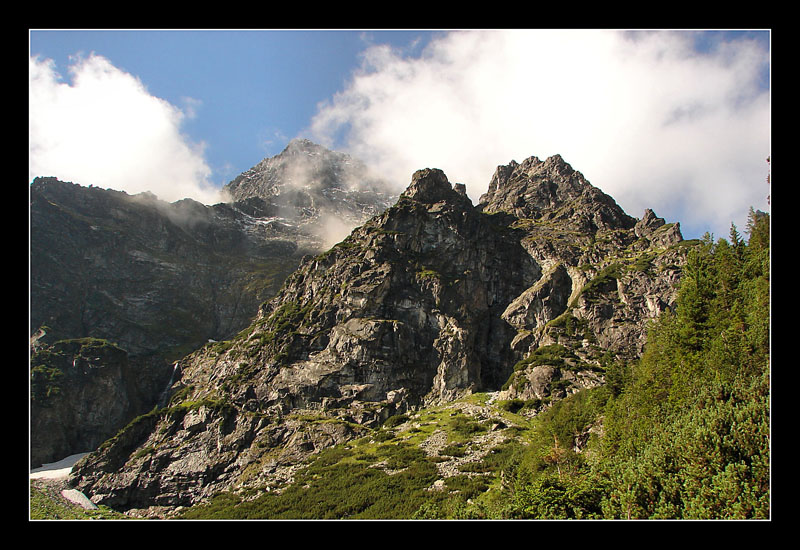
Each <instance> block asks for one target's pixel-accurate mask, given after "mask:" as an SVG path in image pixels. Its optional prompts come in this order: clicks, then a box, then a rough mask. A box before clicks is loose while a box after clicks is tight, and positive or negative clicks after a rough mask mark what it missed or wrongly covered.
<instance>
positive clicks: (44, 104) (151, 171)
mask: <svg viewBox="0 0 800 550" xmlns="http://www.w3.org/2000/svg"><path fill="white" fill-rule="evenodd" d="M73 61H74V62H73V64H72V65H71V66H70V67H69V71H70V74H71V82H64V81H63V80H62V79H61V77H60V75H59V74H58V73H57V72H56V68H55V65H54V63H53V62H52V61H51V60H41V59H39V58H38V57H31V58H30V65H29V68H30V88H29V98H30V102H29V105H30V111H29V124H30V127H29V130H30V150H29V176H30V178H31V180H32V179H33V178H34V177H36V176H56V177H58V178H59V179H61V180H65V181H72V182H74V183H78V184H81V185H85V186H88V185H95V186H98V187H104V188H112V189H116V190H120V191H125V192H127V193H130V194H135V193H140V192H142V191H151V192H153V193H155V194H156V195H158V197H159V198H161V199H163V200H167V201H175V200H180V199H182V198H185V197H190V198H193V199H195V200H198V201H201V202H205V203H213V202H216V200H217V193H218V190H217V189H216V188H215V187H214V186H213V185H212V184H210V183H209V176H210V173H211V170H210V168H209V167H208V166H207V164H206V162H205V160H204V157H203V145H202V144H196V143H191V142H190V141H189V139H188V138H187V137H186V136H185V135H183V134H182V133H181V123H182V122H183V120H184V119H185V118H189V117H191V116H194V112H195V109H196V108H197V107H198V106H199V103H198V102H197V101H196V100H193V99H191V98H184V100H183V101H184V102H185V104H186V107H187V113H184V112H183V111H181V110H180V109H178V108H176V107H174V106H173V105H171V104H169V103H168V102H166V101H164V100H163V99H159V98H157V97H154V96H152V95H151V94H150V93H149V92H148V91H147V89H146V88H145V86H144V85H143V84H142V83H141V82H140V81H139V80H138V79H137V78H136V77H134V76H132V75H130V74H127V73H125V72H123V71H121V70H119V69H118V68H116V67H114V66H113V65H112V64H111V63H110V62H109V61H108V60H107V59H105V58H103V57H101V56H98V55H90V56H89V57H86V58H78V59H75V60H73Z"/></svg>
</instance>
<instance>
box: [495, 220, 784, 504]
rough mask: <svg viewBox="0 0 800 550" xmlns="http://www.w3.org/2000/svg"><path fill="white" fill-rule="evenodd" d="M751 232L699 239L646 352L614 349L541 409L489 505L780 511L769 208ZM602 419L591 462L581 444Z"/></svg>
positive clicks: (750, 225) (652, 330)
mask: <svg viewBox="0 0 800 550" xmlns="http://www.w3.org/2000/svg"><path fill="white" fill-rule="evenodd" d="M748 232H749V234H750V241H749V242H745V241H744V240H743V239H742V238H741V236H740V235H739V233H738V230H737V229H736V227H735V226H732V227H731V232H730V235H729V241H726V240H724V239H720V240H719V241H717V242H716V243H715V242H713V241H712V238H711V237H710V236H708V235H707V236H706V237H705V238H704V239H703V240H702V241H701V242H700V243H697V244H696V246H694V248H693V249H692V250H691V252H690V254H689V256H688V263H687V264H686V266H685V268H684V271H683V279H682V283H681V287H680V292H679V297H678V300H677V307H676V309H675V312H674V313H670V312H666V313H664V314H663V315H662V316H661V318H660V319H659V320H658V322H655V323H654V324H653V325H652V326H651V328H650V330H649V333H648V345H647V348H646V350H645V354H644V356H643V357H642V359H641V360H640V361H638V362H635V363H631V364H622V363H619V362H613V361H611V360H610V359H611V358H610V357H609V358H606V359H607V360H605V361H601V363H603V366H604V367H605V370H606V382H607V384H606V386H604V387H602V388H598V389H596V390H592V391H590V392H581V393H579V394H576V395H575V396H571V397H570V398H567V399H564V400H562V401H558V402H556V403H555V404H553V406H552V407H551V408H550V409H549V410H547V411H546V412H544V413H541V414H540V415H539V416H538V417H537V420H538V422H539V424H538V428H537V436H536V437H535V438H534V440H533V442H532V444H531V445H530V446H529V447H527V448H525V449H524V450H523V451H522V452H521V453H520V454H519V455H517V456H516V457H515V466H514V467H513V468H511V469H509V471H513V479H514V482H513V484H512V485H511V486H510V487H506V488H505V489H504V494H505V499H504V504H503V505H502V506H498V507H496V508H495V509H493V510H492V517H510V518H549V519H556V518H622V519H626V518H684V519H688V518H692V519H706V518H720V519H733V518H735V519H746V518H769V517H770V454H769V449H770V433H769V425H770V423H769V419H770V384H769V360H770V357H769V349H770V348H769V326H770V325H769V323H770V307H769V306H770V301H769V291H770V286H769V216H768V215H766V214H763V213H756V212H752V211H751V215H750V220H749V223H748ZM613 275H614V274H613V273H606V274H604V275H603V277H601V276H600V275H598V277H596V278H595V280H594V281H593V283H590V285H592V286H593V287H595V288H596V287H597V286H598V285H600V284H607V283H609V282H610V279H611V278H613ZM557 351H558V350H557V348H551V349H550V350H548V353H547V354H543V355H548V356H550V357H553V356H557V355H558V353H553V352H557ZM529 359H530V358H529ZM526 362H528V359H526ZM517 405H518V404H515V405H514V406H517ZM599 418H601V419H602V426H603V431H604V435H603V437H602V439H601V440H600V441H601V444H600V445H592V444H591V443H590V445H589V447H590V448H591V449H592V452H591V453H589V455H590V456H591V460H589V459H587V458H586V456H587V453H586V452H584V453H581V454H580V455H578V454H576V453H575V452H574V451H573V448H572V445H573V443H574V442H575V441H577V439H578V437H579V435H580V434H581V432H584V433H585V430H586V428H587V426H588V425H589V424H591V423H592V422H593V421H594V420H596V419H599Z"/></svg>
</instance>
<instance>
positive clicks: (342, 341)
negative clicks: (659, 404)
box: [71, 156, 686, 514]
mask: <svg viewBox="0 0 800 550" xmlns="http://www.w3.org/2000/svg"><path fill="white" fill-rule="evenodd" d="M683 244H684V243H683V242H682V238H681V235H680V230H679V226H678V225H677V224H666V223H664V220H662V219H659V218H657V217H656V216H655V214H654V213H653V212H651V211H647V212H646V213H645V215H644V216H643V218H642V219H640V220H637V219H635V218H632V217H630V216H628V215H627V214H625V213H624V212H623V211H622V210H621V209H620V208H619V206H618V205H616V203H615V202H614V201H613V199H611V197H609V196H607V195H605V194H604V193H602V192H601V191H600V190H599V189H597V188H595V187H593V186H592V185H591V184H589V183H588V182H587V181H586V180H585V178H584V177H583V175H581V174H580V173H579V172H577V171H575V170H574V169H572V168H571V167H570V166H569V165H568V164H567V163H566V162H564V160H563V159H561V158H560V157H558V156H555V157H551V158H549V159H547V160H545V161H540V160H539V159H537V158H535V157H531V158H529V159H527V160H526V161H524V162H523V163H521V164H518V163H516V162H512V163H510V164H509V165H507V166H501V167H499V168H498V169H497V172H496V173H495V175H494V177H493V178H492V180H491V183H490V186H489V190H488V192H487V194H486V195H484V196H483V197H482V198H481V201H480V204H479V205H477V206H473V204H472V203H471V201H470V200H469V199H468V197H467V196H466V193H465V189H464V186H463V185H460V184H455V185H451V183H450V182H449V181H448V180H447V178H446V176H445V174H443V173H442V172H441V171H440V170H435V169H425V170H420V171H418V172H416V173H415V174H414V175H413V178H412V181H411V184H410V185H409V186H408V188H407V189H406V191H405V192H404V193H403V194H402V195H401V196H400V198H399V200H398V201H397V203H396V204H395V205H394V206H392V207H391V208H390V209H388V210H387V211H385V212H384V213H382V214H380V215H377V216H375V217H373V218H372V219H371V220H369V221H368V222H367V223H365V224H364V225H362V226H361V227H359V228H357V229H356V230H354V231H353V232H352V234H351V235H350V236H349V237H348V238H347V239H345V240H343V241H342V242H341V243H339V244H338V245H336V246H335V247H333V248H332V249H331V250H329V251H328V252H326V253H323V254H320V255H318V256H315V257H310V258H306V259H305V260H304V261H303V262H302V264H301V265H300V266H299V268H298V269H297V271H295V272H294V273H293V274H292V275H291V276H290V277H289V278H288V279H287V281H286V283H285V284H284V286H283V287H282V289H281V290H280V292H279V293H278V294H277V296H275V298H273V299H272V300H270V301H269V302H268V303H265V304H264V305H263V306H262V307H261V309H260V310H259V313H258V315H257V317H256V319H255V321H254V322H253V323H252V324H251V325H250V326H248V327H247V328H246V329H244V330H243V331H241V332H240V333H239V334H238V335H237V336H236V337H235V338H233V339H231V340H228V341H225V342H219V343H214V344H209V345H207V346H205V347H204V348H203V349H202V350H199V351H198V352H196V353H194V354H192V355H190V356H188V357H186V358H185V359H183V360H181V361H180V362H179V363H178V368H179V370H180V374H179V376H178V379H177V380H176V382H175V384H174V385H173V387H172V391H173V396H172V399H171V402H170V405H169V407H167V408H165V409H163V410H161V411H153V412H152V413H151V414H148V415H145V416H143V417H140V418H139V419H137V420H136V421H135V422H133V423H132V424H130V425H129V426H128V427H127V428H126V429H125V430H124V431H122V432H121V433H120V434H118V435H117V436H116V437H115V438H114V439H113V440H110V441H108V442H107V443H106V444H105V445H104V446H103V448H102V449H100V450H99V451H98V452H96V453H93V454H92V455H90V456H89V457H87V458H86V459H84V460H83V461H82V462H81V463H79V464H78V465H77V466H76V470H75V472H74V474H73V477H72V481H71V483H72V484H73V485H74V486H75V487H77V488H80V489H81V490H83V491H84V492H85V493H87V494H89V495H91V498H92V500H93V501H95V502H97V503H102V504H106V505H108V506H110V507H112V508H116V509H121V510H127V509H144V508H147V509H149V510H150V513H156V514H157V513H162V512H159V511H158V510H162V509H163V508H160V507H166V508H167V509H171V508H174V507H177V506H187V505H192V504H194V503H196V502H199V501H201V500H202V499H204V498H205V497H208V496H210V495H212V494H214V493H215V492H216V491H219V490H222V489H231V488H243V487H263V486H265V485H269V484H271V483H274V482H275V481H276V480H281V479H286V478H287V477H291V472H292V468H293V467H295V466H296V465H297V464H298V462H299V461H300V460H301V459H302V458H303V457H305V456H308V455H309V454H312V453H315V452H318V451H319V450H321V449H324V448H327V447H330V446H332V445H335V444H337V443H340V442H344V441H347V440H348V439H352V438H354V437H357V436H359V435H361V434H364V433H367V432H368V431H369V430H370V429H371V428H372V427H375V426H378V425H380V423H381V422H382V421H384V420H386V419H387V418H388V417H390V416H392V415H396V414H398V413H403V412H406V411H412V410H417V409H419V408H420V407H423V406H430V405H435V404H441V403H446V402H450V401H452V400H453V399H456V398H459V397H462V396H465V395H468V394H470V393H472V392H476V391H496V390H501V389H502V392H501V393H502V397H503V398H504V399H526V400H533V399H538V400H539V402H540V403H541V406H542V407H544V406H546V405H547V402H548V401H550V400H552V399H558V398H559V397H562V396H564V395H566V394H567V393H571V392H574V391H577V390H579V389H581V388H584V387H591V386H593V385H596V384H601V383H603V372H604V368H605V366H606V365H607V364H608V362H609V361H611V360H614V359H615V358H616V357H622V358H625V357H633V356H636V355H638V354H639V353H640V352H641V348H642V345H643V343H644V339H645V330H646V321H647V319H650V318H654V317H656V316H657V315H658V314H659V313H660V312H661V311H663V310H664V309H665V308H667V307H670V305H671V304H672V303H673V301H674V298H675V284H676V282H677V280H678V279H679V277H680V266H681V264H682V263H683V261H684V258H685V251H686V247H684V246H683Z"/></svg>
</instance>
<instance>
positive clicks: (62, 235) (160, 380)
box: [30, 140, 390, 466]
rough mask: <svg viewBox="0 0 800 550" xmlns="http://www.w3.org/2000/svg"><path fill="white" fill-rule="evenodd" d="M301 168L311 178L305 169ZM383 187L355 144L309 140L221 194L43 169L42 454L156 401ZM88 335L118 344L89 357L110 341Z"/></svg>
mask: <svg viewBox="0 0 800 550" xmlns="http://www.w3.org/2000/svg"><path fill="white" fill-rule="evenodd" d="M303 170H305V172H306V173H307V174H309V175H310V177H311V178H312V180H313V181H312V180H308V181H306V183H305V184H303V183H302V182H301V181H300V180H299V179H298V178H299V174H300V173H301V172H302V171H303ZM360 178H361V179H360ZM257 182H261V183H263V185H261V186H258V185H255V184H256V183H257ZM309 182H312V183H313V189H311V190H310V191H308V190H307V189H310V188H309V185H311V184H312V183H309ZM385 188H386V186H385V184H382V183H381V182H379V181H378V180H375V179H374V178H373V179H367V178H366V176H365V175H364V173H363V168H362V167H361V165H359V164H358V163H356V162H354V161H351V160H349V157H347V156H346V155H342V154H338V153H333V152H330V151H327V150H325V149H324V148H322V147H320V146H316V145H314V144H311V143H310V142H307V141H300V140H297V141H293V142H291V143H290V144H289V145H288V146H287V147H286V149H285V150H284V151H283V152H282V153H280V154H279V155H277V156H275V157H273V158H271V159H265V160H264V161H262V162H261V163H259V164H258V165H257V166H256V167H254V168H253V169H251V170H249V171H247V172H245V173H244V174H243V175H242V176H240V177H238V178H237V179H235V180H234V181H233V182H231V183H230V184H229V185H228V186H227V187H226V191H228V196H229V197H230V200H229V201H228V202H224V203H219V204H215V205H203V204H201V203H199V202H196V201H193V200H191V199H184V200H181V201H177V202H174V203H167V202H164V201H161V200H159V199H158V198H157V197H156V196H155V195H153V194H151V193H142V194H137V195H128V194H127V193H124V192H119V191H113V190H110V189H102V188H98V187H91V186H90V187H83V186H81V185H78V184H74V183H70V182H63V181H59V180H58V179H56V178H36V179H35V180H34V181H33V183H32V184H31V186H30V327H31V346H32V352H31V371H32V384H34V385H35V386H36V388H37V392H38V394H37V395H36V397H37V399H33V400H32V406H31V464H32V466H38V465H40V464H41V463H43V462H52V461H55V460H59V459H61V458H63V457H64V456H67V455H70V454H74V453H78V452H85V451H87V450H90V449H94V448H96V447H97V446H98V445H99V444H100V443H101V442H102V441H104V440H105V439H107V438H108V437H111V436H113V435H114V433H116V432H117V431H118V430H119V429H120V428H122V427H123V426H124V425H125V424H126V423H127V422H129V421H130V420H131V419H132V418H134V417H135V416H137V415H139V414H142V413H144V412H145V411H148V410H150V409H151V408H152V407H153V406H155V405H156V404H157V402H158V399H159V397H160V395H161V393H162V392H163V390H164V388H165V387H166V385H167V384H168V383H169V382H170V377H171V376H172V374H173V372H174V369H173V366H172V363H173V362H174V361H176V360H177V359H179V358H181V357H183V356H184V355H186V354H187V353H189V352H191V351H193V350H195V349H197V348H199V347H200V346H202V345H203V344H205V343H207V342H208V341H209V340H224V339H226V338H230V337H232V336H233V335H235V334H236V333H237V332H238V331H240V330H242V329H243V328H245V327H246V326H247V325H248V324H249V323H250V322H251V321H252V320H253V318H254V317H255V315H256V314H257V312H258V308H259V306H260V304H261V303H262V302H264V301H265V300H267V299H269V298H271V297H273V296H274V295H275V293H276V292H277V291H278V289H279V288H280V287H281V285H282V284H283V281H284V280H285V278H286V277H287V276H288V275H289V274H290V273H292V272H293V271H294V270H295V268H296V267H297V266H298V265H299V263H300V261H301V259H302V258H303V256H305V255H309V254H310V255H314V254H319V253H320V252H322V251H324V250H326V249H327V248H329V246H330V245H331V244H332V242H331V241H332V239H333V240H334V242H335V240H336V238H337V235H341V238H343V237H344V235H342V231H345V232H349V231H350V230H351V229H352V228H353V227H355V226H356V225H358V224H360V223H362V222H363V221H365V220H366V219H367V218H368V217H369V216H371V215H372V214H374V213H375V212H378V211H381V210H382V209H384V208H385V205H386V204H387V201H390V199H388V195H386V194H383V193H381V192H380V191H379V189H385ZM261 191H263V193H262V194H259V193H260V192H261ZM87 338H91V339H94V340H102V341H104V342H103V343H104V344H105V348H104V349H111V347H114V348H118V349H119V352H120V353H117V354H111V355H108V357H113V361H112V362H111V363H110V364H105V363H103V361H102V359H103V358H105V357H107V356H106V355H104V354H101V355H99V356H97V357H90V358H88V359H90V361H89V363H86V362H85V361H84V359H86V358H87V357H88V356H87V353H89V352H88V351H86V350H89V349H94V347H98V348H99V347H103V346H100V345H99V344H98V343H97V342H93V343H92V346H89V347H88V348H86V350H84V351H81V350H82V349H84V347H85V346H84V344H86V342H87V340H86V339H87ZM95 344H97V345H95ZM78 365H84V368H83V370H81V368H79V367H78ZM85 365H89V366H90V367H91V368H86V367H85ZM123 365H124V366H123ZM105 367H107V368H105ZM112 373H114V374H113V375H112ZM90 387H94V389H90ZM102 388H105V391H106V392H107V394H106V395H105V398H104V399H103V398H101V397H102V396H103V391H104V390H102ZM108 392H110V393H108ZM75 395H83V396H84V397H86V396H88V395H96V396H97V398H96V399H91V400H88V401H86V400H85V399H84V400H82V401H78V400H76V399H75V398H74V396H75ZM87 411H91V412H87ZM90 418H91V419H92V420H89V419H90ZM83 423H87V424H91V426H88V425H86V426H84V425H82V424H83Z"/></svg>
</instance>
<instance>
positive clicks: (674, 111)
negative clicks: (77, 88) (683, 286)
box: [309, 30, 770, 237]
mask: <svg viewBox="0 0 800 550" xmlns="http://www.w3.org/2000/svg"><path fill="white" fill-rule="evenodd" d="M694 38H696V35H693V34H691V33H673V32H636V33H630V32H628V33H625V32H614V31H604V30H585V31H583V30H582V31H578V30H573V31H555V30H542V31H528V30H512V31H459V32H452V33H448V34H446V35H443V36H441V37H437V38H436V39H434V40H432V41H431V42H430V43H429V44H428V46H427V47H426V48H425V50H424V51H423V52H422V53H421V54H420V55H419V56H417V57H405V56H403V54H401V53H399V52H397V51H393V50H392V49H391V48H389V47H388V46H385V45H376V46H372V47H370V48H368V49H367V50H365V52H364V53H363V64H362V67H361V68H360V70H359V71H357V72H356V73H354V75H353V76H352V78H351V80H350V81H349V83H348V86H347V87H346V88H345V89H344V90H342V91H341V92H339V93H338V94H336V95H335V96H334V97H333V98H331V100H330V101H327V102H325V103H323V104H321V105H320V108H319V111H318V113H317V115H316V116H315V118H314V119H313V121H312V123H311V125H310V129H309V132H310V135H312V136H313V137H314V139H316V140H318V141H319V142H321V143H323V144H326V145H329V146H331V145H334V143H332V142H339V141H341V143H336V144H335V145H338V146H339V147H340V148H343V149H346V150H347V151H348V152H350V153H351V154H353V155H354V156H356V157H358V158H360V159H362V160H364V161H365V162H366V163H367V164H368V165H370V166H372V167H375V168H377V169H379V170H380V172H381V173H382V174H383V175H385V176H386V177H388V178H390V179H392V180H394V181H396V182H397V184H398V185H399V186H401V187H404V186H405V185H407V184H408V182H410V179H411V174H412V173H413V172H414V171H415V170H417V169H420V168H426V167H429V168H433V167H436V168H441V169H442V170H444V171H445V173H446V174H447V175H448V178H449V179H450V181H452V182H462V183H465V184H466V185H467V190H468V193H469V195H470V197H472V199H473V202H477V199H478V197H479V196H480V195H481V194H482V193H484V192H485V191H486V189H487V187H488V182H489V180H490V178H491V175H492V174H493V172H494V170H495V168H496V167H497V166H498V165H500V164H507V163H508V162H509V161H510V160H512V159H513V160H516V161H518V162H521V161H522V160H524V159H525V158H527V157H529V156H534V155H535V156H538V157H539V158H541V159H544V158H546V157H548V156H550V155H553V154H556V153H558V154H561V155H562V156H563V157H564V159H565V160H566V161H567V162H569V163H570V164H571V165H572V166H573V168H575V169H577V170H580V171H581V172H582V173H583V174H584V175H585V176H586V178H587V179H589V181H591V182H592V183H593V184H594V185H596V186H597V187H600V188H601V189H603V190H604V191H605V192H607V193H609V194H610V195H612V196H613V197H614V198H615V199H616V200H617V201H618V202H619V203H620V205H621V206H622V207H623V208H624V209H625V210H626V211H627V212H628V213H629V214H631V215H634V216H638V217H641V215H642V214H643V212H644V209H645V208H653V209H654V210H655V211H656V213H657V214H658V215H660V216H662V217H666V218H667V219H668V221H680V222H681V223H682V228H683V230H684V235H685V236H700V235H701V234H702V232H704V231H706V230H708V231H712V232H713V233H714V234H715V236H717V237H719V236H727V233H728V229H729V228H730V223H731V222H732V221H734V222H735V223H736V224H737V226H738V227H740V228H742V227H744V222H745V218H746V216H747V211H748V209H749V207H750V206H754V207H755V208H761V209H763V210H766V209H768V206H767V204H766V197H767V195H768V194H769V188H768V186H767V185H766V183H765V179H766V173H767V168H768V167H767V164H766V157H767V156H768V155H769V152H770V151H769V148H770V139H769V138H770V100H769V91H768V90H765V89H764V87H763V86H761V85H760V84H761V83H762V81H763V76H764V73H765V71H766V70H768V67H769V52H768V51H766V49H765V48H764V47H763V45H760V44H759V43H758V42H754V41H750V40H737V41H735V42H725V41H717V42H715V43H714V44H715V45H712V47H711V48H709V49H708V51H707V52H705V53H703V54H700V53H697V51H695V49H694V47H693V46H694ZM690 233H697V235H687V234H690Z"/></svg>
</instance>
